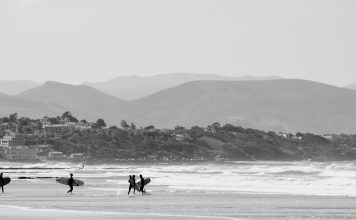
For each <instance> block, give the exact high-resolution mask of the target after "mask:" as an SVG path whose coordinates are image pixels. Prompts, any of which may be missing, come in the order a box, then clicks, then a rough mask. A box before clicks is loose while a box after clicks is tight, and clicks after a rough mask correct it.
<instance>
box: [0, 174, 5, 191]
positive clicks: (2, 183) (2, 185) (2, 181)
mask: <svg viewBox="0 0 356 220" xmlns="http://www.w3.org/2000/svg"><path fill="white" fill-rule="evenodd" d="M0 183H1V190H2V193H4V177H2V173H0Z"/></svg>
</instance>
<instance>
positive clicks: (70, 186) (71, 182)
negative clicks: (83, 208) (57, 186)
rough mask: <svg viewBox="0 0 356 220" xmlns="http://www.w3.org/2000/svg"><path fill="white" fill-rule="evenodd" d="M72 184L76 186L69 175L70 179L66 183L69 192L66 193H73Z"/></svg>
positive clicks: (71, 175)
mask: <svg viewBox="0 0 356 220" xmlns="http://www.w3.org/2000/svg"><path fill="white" fill-rule="evenodd" d="M73 184H76V183H75V182H74V179H73V173H71V174H70V178H69V181H68V185H69V188H70V189H69V190H68V192H67V193H72V192H73Z"/></svg>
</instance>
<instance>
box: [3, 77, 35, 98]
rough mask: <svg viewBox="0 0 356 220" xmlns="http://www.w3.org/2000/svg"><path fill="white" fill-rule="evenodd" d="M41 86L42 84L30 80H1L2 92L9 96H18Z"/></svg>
mask: <svg viewBox="0 0 356 220" xmlns="http://www.w3.org/2000/svg"><path fill="white" fill-rule="evenodd" d="M39 85H41V83H39V82H34V81H30V80H13V81H9V80H0V92H1V93H5V94H7V95H16V94H19V93H21V92H23V91H26V90H28V89H31V88H34V87H36V86H39Z"/></svg>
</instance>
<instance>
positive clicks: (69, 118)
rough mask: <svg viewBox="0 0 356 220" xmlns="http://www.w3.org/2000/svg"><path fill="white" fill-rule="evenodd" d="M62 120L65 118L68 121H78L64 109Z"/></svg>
mask: <svg viewBox="0 0 356 220" xmlns="http://www.w3.org/2000/svg"><path fill="white" fill-rule="evenodd" d="M61 119H62V120H67V121H69V122H78V119H77V118H75V117H74V116H73V115H72V114H71V113H70V112H69V111H66V112H64V113H63V114H62V117H61Z"/></svg>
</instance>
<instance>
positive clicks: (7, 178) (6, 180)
mask: <svg viewBox="0 0 356 220" xmlns="http://www.w3.org/2000/svg"><path fill="white" fill-rule="evenodd" d="M10 182H11V178H10V177H4V186H5V185H7V184H9V183H10ZM0 186H2V183H1V182H0Z"/></svg>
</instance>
